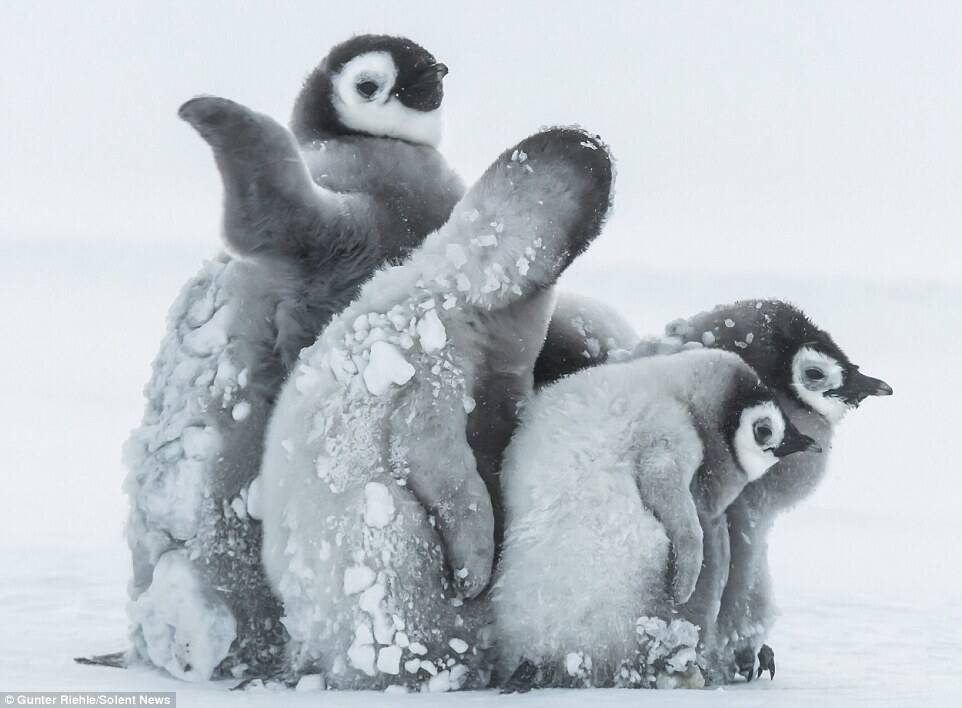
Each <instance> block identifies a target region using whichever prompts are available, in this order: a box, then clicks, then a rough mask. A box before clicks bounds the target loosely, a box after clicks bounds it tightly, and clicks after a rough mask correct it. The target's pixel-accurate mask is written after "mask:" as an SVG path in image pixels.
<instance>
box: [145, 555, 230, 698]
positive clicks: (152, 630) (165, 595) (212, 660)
mask: <svg viewBox="0 0 962 708" xmlns="http://www.w3.org/2000/svg"><path fill="white" fill-rule="evenodd" d="M128 615H129V617H130V619H131V621H133V622H135V623H139V624H140V629H141V631H142V633H143V638H144V642H145V644H146V647H147V654H148V656H149V657H150V660H151V661H152V662H153V663H154V664H155V665H156V666H160V667H163V668H164V669H167V671H169V672H170V673H171V674H172V675H174V676H176V677H177V678H180V679H183V680H185V681H206V680H207V679H209V678H210V676H211V673H212V672H213V671H214V669H215V668H216V667H217V665H218V664H219V663H220V662H221V661H222V660H223V659H224V657H226V656H227V654H228V652H229V651H230V646H231V644H232V643H233V641H234V639H235V638H236V637H237V625H236V623H235V621H234V617H233V615H232V614H231V612H230V610H228V609H227V607H226V606H225V605H224V604H223V602H221V601H220V600H219V599H218V598H216V597H214V596H212V595H210V594H209V591H206V590H205V587H204V584H203V583H202V581H201V578H200V577H199V575H198V574H197V572H196V570H195V569H194V566H193V564H192V563H191V562H190V560H189V559H188V557H187V553H186V552H185V551H183V550H177V551H169V552H167V553H165V554H164V555H162V556H161V557H160V559H159V560H158V561H157V565H156V567H155V568H154V576H153V582H152V583H151V585H150V587H149V588H148V589H147V591H146V592H144V593H143V594H142V595H141V596H140V597H138V598H137V599H136V600H135V601H134V602H132V603H130V606H129V607H128Z"/></svg>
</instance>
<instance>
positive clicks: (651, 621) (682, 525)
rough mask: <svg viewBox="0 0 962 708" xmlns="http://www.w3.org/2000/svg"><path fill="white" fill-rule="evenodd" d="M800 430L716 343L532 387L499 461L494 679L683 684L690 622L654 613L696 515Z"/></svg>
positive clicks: (687, 568) (665, 596) (675, 579)
mask: <svg viewBox="0 0 962 708" xmlns="http://www.w3.org/2000/svg"><path fill="white" fill-rule="evenodd" d="M585 421H591V425H590V426H588V425H585ZM810 442H811V441H810V440H809V439H808V438H805V437H804V436H802V435H800V434H799V433H798V431H796V430H794V428H793V427H792V426H791V424H789V423H787V422H786V420H785V418H784V417H783V415H782V413H781V411H780V410H779V409H778V407H777V406H776V405H775V403H774V399H773V396H772V394H771V392H770V391H768V390H767V389H766V388H765V387H764V386H763V385H762V384H761V382H760V381H759V380H758V377H757V376H756V375H755V373H754V372H752V371H751V369H750V368H749V367H748V366H747V365H746V364H745V363H744V362H742V361H741V360H740V359H739V358H738V357H737V356H734V355H732V354H728V353H726V352H708V351H693V352H686V353H683V354H678V355H675V356H655V357H650V358H643V359H637V360H634V361H630V362H625V363H613V364H607V365H604V366H599V367H596V368H592V369H586V370H584V371H581V372H579V373H577V374H573V375H571V376H568V377H567V378H565V379H563V380H562V381H560V382H558V383H557V384H554V385H552V386H549V387H546V388H545V389H542V390H541V391H540V392H539V393H538V394H537V395H536V396H535V397H534V398H533V399H532V401H531V402H529V403H528V404H527V405H526V407H525V409H524V412H523V414H522V423H521V425H520V427H519V428H518V431H517V433H516V434H515V437H514V439H513V440H512V443H511V445H510V447H509V448H508V452H507V454H506V459H505V465H504V470H503V474H502V480H503V484H504V498H505V503H506V507H507V524H508V526H507V528H508V531H507V536H506V541H505V548H504V555H503V558H502V562H501V565H500V569H499V574H498V579H497V581H496V585H495V592H494V608H495V618H496V621H495V627H496V629H495V637H496V643H497V645H498V653H499V671H500V673H501V675H502V676H508V675H511V676H512V678H511V679H510V680H509V681H508V683H507V685H506V689H507V690H524V689H525V688H528V687H530V686H531V685H539V686H570V685H591V686H610V685H616V686H650V685H671V684H673V683H680V684H682V685H698V684H699V683H700V672H699V671H698V669H697V666H696V665H695V663H694V661H695V647H696V645H697V643H698V634H697V629H696V627H695V626H694V625H693V624H690V623H688V622H683V621H681V620H674V621H671V622H669V623H666V622H665V621H664V619H663V618H666V617H668V618H670V617H671V615H672V614H673V613H674V611H675V608H676V607H677V606H679V605H681V604H683V603H684V602H685V601H687V600H688V598H689V596H691V594H692V591H693V589H694V588H695V581H696V579H697V578H698V573H699V570H700V569H701V562H702V524H703V523H705V521H704V520H706V519H711V518H713V517H715V516H720V515H721V514H722V513H723V511H724V508H725V506H727V504H728V503H729V502H730V501H731V499H733V498H734V497H735V496H736V495H737V494H738V492H739V491H740V490H741V488H742V487H743V486H744V485H745V483H747V482H748V481H749V480H750V479H756V478H758V477H760V476H761V475H762V474H764V473H765V471H766V470H767V469H768V468H769V467H770V466H771V465H772V464H774V463H775V461H776V460H777V459H778V456H779V455H784V454H789V453H790V452H792V451H794V450H797V449H800V448H801V447H804V446H805V445H807V444H809V443H810ZM671 550H673V551H674V556H675V562H674V572H673V573H672V572H671V565H672V564H671V553H670V551H671ZM725 568H726V569H727V565H726V566H725ZM719 595H720V589H719ZM690 619H691V620H698V621H700V620H701V618H700V617H698V616H695V617H691V618H690ZM512 672H514V673H513V674H512ZM519 678H520V679H521V680H519Z"/></svg>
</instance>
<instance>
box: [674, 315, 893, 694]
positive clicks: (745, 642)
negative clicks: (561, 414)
mask: <svg viewBox="0 0 962 708" xmlns="http://www.w3.org/2000/svg"><path fill="white" fill-rule="evenodd" d="M666 332H667V334H668V335H669V336H670V337H672V338H673V339H676V340H680V341H682V342H685V343H694V342H699V343H701V344H703V345H704V346H706V347H716V348H720V349H725V350H728V351H731V352H734V353H736V354H738V355H739V356H740V357H741V358H742V359H744V360H745V361H746V362H748V363H749V364H750V365H751V366H752V368H753V369H754V370H755V371H756V372H757V373H758V375H759V377H760V378H761V379H762V381H764V382H765V384H766V385H768V386H769V387H770V388H771V389H772V390H773V391H774V392H775V396H776V399H777V400H778V403H779V405H780V406H781V407H782V409H783V410H784V411H785V412H786V413H787V415H788V417H789V419H790V420H791V421H792V423H793V424H794V425H795V426H797V427H798V428H799V429H800V430H801V431H802V432H803V433H805V434H806V435H809V436H810V437H812V438H814V440H815V441H816V443H817V444H818V446H819V447H820V448H821V449H822V450H824V451H825V452H824V453H823V454H812V453H810V452H805V453H802V454H799V455H793V456H792V457H789V458H787V459H784V460H781V461H779V462H778V464H777V465H775V466H774V467H773V468H772V469H771V470H770V471H769V472H768V474H766V475H765V476H764V477H763V478H761V479H758V480H755V481H753V482H752V483H751V484H749V485H748V486H747V487H746V488H745V489H744V491H742V493H741V494H740V495H739V496H738V498H737V499H736V500H735V501H734V502H733V503H732V504H731V505H730V506H729V508H728V509H727V511H726V514H725V516H726V519H727V525H728V529H729V536H730V538H731V562H730V571H729V573H728V575H727V583H726V584H725V589H724V595H723V597H722V602H721V608H720V612H719V615H718V620H717V640H718V642H719V647H717V651H718V653H719V656H718V660H719V661H720V663H721V665H720V666H718V667H716V670H717V671H719V672H720V673H721V674H722V677H723V679H725V678H731V676H732V675H733V674H735V672H736V671H737V672H738V673H741V674H742V675H743V676H745V677H746V678H748V679H751V678H752V677H753V675H754V674H755V656H756V653H758V656H759V666H758V669H757V673H758V675H761V673H762V671H763V670H767V671H768V672H769V673H770V674H771V676H772V677H773V678H774V675H775V663H774V653H773V652H772V651H771V649H770V648H768V647H764V651H760V647H761V644H762V642H763V641H764V640H765V637H766V635H767V633H768V631H769V630H770V629H771V627H772V624H773V620H774V615H775V613H774V606H773V604H774V603H773V597H772V589H771V579H770V576H769V572H768V543H767V538H768V533H769V531H770V530H771V528H772V525H773V523H774V520H775V518H776V517H777V516H778V515H779V514H780V513H782V512H783V511H785V510H787V509H789V508H790V507H792V506H793V505H794V504H796V503H798V502H799V501H801V500H802V499H803V498H805V497H806V496H808V495H809V494H811V493H812V491H813V490H814V489H815V487H816V486H817V485H818V483H819V482H820V481H821V479H822V477H823V476H824V474H825V470H826V467H827V465H828V458H829V456H828V450H829V449H830V448H831V443H832V435H833V428H834V426H835V424H836V423H837V422H838V421H840V420H841V419H842V417H843V416H844V415H845V414H846V413H847V412H848V411H850V410H852V409H853V408H857V407H858V406H859V404H860V403H861V402H862V401H864V400H865V399H866V398H868V397H869V396H888V395H891V394H892V388H891V387H890V386H889V385H888V384H887V383H885V382H884V381H882V380H880V379H876V378H873V377H871V376H866V375H865V374H863V373H862V372H861V371H860V370H859V367H858V366H856V365H855V364H853V363H852V362H851V360H850V359H849V358H848V357H847V356H846V355H845V353H844V352H843V351H842V350H841V348H839V346H838V345H837V344H836V343H835V342H834V340H833V339H832V337H831V336H830V335H829V334H828V333H827V332H825V331H824V330H822V329H819V328H818V327H817V326H816V325H815V324H814V323H812V321H811V320H809V319H808V317H806V316H805V314H804V313H803V312H802V311H801V310H800V309H798V308H797V307H794V306H793V305H790V304H788V303H785V302H782V301H779V300H743V301H739V302H736V303H734V304H731V305H719V306H718V307H716V308H715V309H713V310H711V311H709V312H703V313H701V314H698V315H695V316H693V317H691V318H689V319H687V320H678V321H676V322H673V323H671V324H669V325H668V327H667V330H666Z"/></svg>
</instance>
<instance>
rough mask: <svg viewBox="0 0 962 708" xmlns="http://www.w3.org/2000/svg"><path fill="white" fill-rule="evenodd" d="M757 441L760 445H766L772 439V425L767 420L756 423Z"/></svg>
mask: <svg viewBox="0 0 962 708" xmlns="http://www.w3.org/2000/svg"><path fill="white" fill-rule="evenodd" d="M754 432H755V442H757V443H758V444H759V445H766V444H768V443H769V442H771V440H772V426H771V423H769V422H768V421H767V420H764V421H758V422H757V423H755V427H754Z"/></svg>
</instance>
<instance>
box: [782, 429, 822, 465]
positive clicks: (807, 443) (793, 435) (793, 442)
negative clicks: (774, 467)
mask: <svg viewBox="0 0 962 708" xmlns="http://www.w3.org/2000/svg"><path fill="white" fill-rule="evenodd" d="M786 423H787V424H786V427H785V437H783V438H782V444H781V445H779V446H778V447H776V448H774V449H773V450H772V454H773V455H775V457H786V456H788V455H792V454H794V453H796V452H821V451H822V448H821V446H819V444H818V443H816V442H815V441H814V440H813V439H812V438H810V437H808V436H807V435H805V434H804V433H801V432H799V430H798V428H796V427H795V426H794V425H792V424H791V423H788V422H787V421H786Z"/></svg>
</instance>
